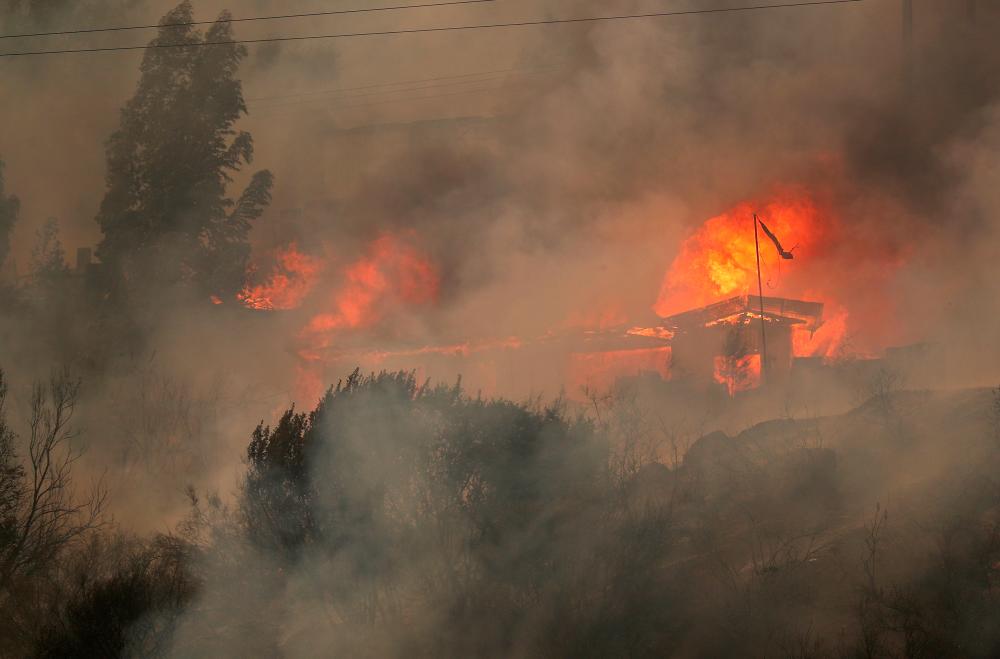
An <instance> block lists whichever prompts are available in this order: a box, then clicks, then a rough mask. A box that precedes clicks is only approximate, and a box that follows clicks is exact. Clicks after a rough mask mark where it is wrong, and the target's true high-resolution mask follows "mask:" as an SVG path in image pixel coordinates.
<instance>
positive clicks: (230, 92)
mask: <svg viewBox="0 0 1000 659" xmlns="http://www.w3.org/2000/svg"><path fill="white" fill-rule="evenodd" d="M228 18H229V14H228V13H227V12H223V13H222V14H221V15H220V17H219V20H218V21H217V22H215V23H214V24H212V26H211V27H210V28H209V29H208V30H207V32H205V33H204V35H203V34H202V33H201V32H200V31H198V30H197V29H195V28H194V27H193V26H191V25H180V26H176V24H183V23H190V22H191V21H193V20H194V16H193V12H192V9H191V3H190V2H187V1H185V2H182V3H181V4H180V5H178V6H177V7H176V8H175V9H173V10H172V11H170V12H168V13H167V14H166V15H165V16H164V17H163V19H162V20H161V27H160V29H159V34H158V36H157V37H156V38H155V39H154V40H153V41H152V42H150V46H163V45H170V46H178V47H168V48H161V47H151V48H149V49H148V50H147V51H146V54H145V56H144V57H143V61H142V65H141V72H142V76H141V78H140V80H139V84H138V87H137V89H136V92H135V95H134V96H133V97H132V98H131V100H129V101H128V103H127V104H126V105H125V107H124V109H123V110H122V113H121V124H120V126H119V128H118V130H116V131H115V132H114V133H113V134H112V136H111V138H110V139H109V140H108V143H107V147H106V151H107V154H106V155H107V190H106V193H105V196H104V200H103V202H102V203H101V208H100V211H99V213H98V216H97V222H98V223H99V224H100V226H101V230H102V231H103V233H104V238H103V240H102V241H101V243H100V245H99V246H98V251H97V254H98V256H99V257H100V258H101V260H102V261H103V262H104V263H105V264H106V265H107V266H108V267H109V268H110V269H111V272H112V276H113V277H114V280H115V281H116V283H117V285H119V286H121V285H122V284H126V285H127V286H126V287H127V288H128V289H132V288H135V287H141V286H143V285H153V286H162V285H176V284H183V285H191V286H194V287H195V289H196V290H197V291H198V292H199V293H204V294H212V295H217V296H219V297H227V296H230V295H233V294H235V293H236V291H237V290H239V288H240V287H241V286H242V283H243V277H244V273H245V270H246V264H247V259H248V257H249V253H250V247H249V243H248V241H247V234H248V232H249V230H250V226H251V223H252V222H253V221H254V220H255V219H257V218H258V217H259V216H260V215H261V213H262V212H263V210H264V208H265V207H266V206H267V204H268V203H269V202H270V190H271V184H272V176H271V173H270V172H268V171H266V170H263V171H259V172H257V173H256V174H254V175H253V177H252V178H251V180H250V183H249V184H248V185H247V187H246V188H245V189H244V191H243V192H242V194H241V195H240V196H239V197H238V198H237V199H235V200H233V199H232V198H230V197H228V196H227V188H228V186H229V184H230V183H231V182H232V180H233V175H234V174H235V173H237V172H239V171H240V169H241V168H242V167H243V165H245V164H249V163H250V162H251V161H252V160H253V139H252V137H251V136H250V133H248V132H245V131H237V130H236V129H235V124H236V122H237V120H238V119H239V118H240V116H241V115H243V114H245V113H246V104H245V102H244V100H243V88H242V83H241V82H240V80H239V79H237V78H236V73H237V70H238V68H239V65H240V62H241V60H242V59H243V58H244V57H245V55H246V49H245V48H244V47H243V46H241V45H239V44H236V43H233V35H232V28H231V24H230V23H228V22H226V19H228ZM168 25H173V26H169V27H168ZM206 42H207V43H211V44H214V45H211V46H200V47H189V48H185V47H183V45H184V44H190V45H192V46H194V45H195V44H202V43H206Z"/></svg>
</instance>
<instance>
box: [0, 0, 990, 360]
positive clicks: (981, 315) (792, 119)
mask: <svg viewBox="0 0 1000 659" xmlns="http://www.w3.org/2000/svg"><path fill="white" fill-rule="evenodd" d="M745 4H746V3H745V2H740V1H736V0H711V2H709V1H708V0H697V1H694V0H691V1H684V0H671V1H667V0H647V1H628V0H606V1H603V2H594V1H586V2H579V1H571V0H564V1H545V2H539V1H529V0H497V2H494V3H484V4H482V5H469V6H464V7H447V8H435V9H419V10H410V11H395V12H382V13H373V14H368V15H358V14H355V15H345V16H335V17H325V18H310V19H306V20H287V21H270V22H263V23H252V22H251V23H238V24H236V26H235V30H236V35H237V37H238V38H257V37H267V36H278V35H281V36H286V35H306V34H317V33H331V32H352V31H373V30H391V29H399V28H410V27H424V26H442V25H459V24H472V23H490V22H504V21H516V20H532V19H540V18H548V17H573V16H594V15H600V14H612V13H613V14H622V13H630V12H635V13H643V12H650V11H663V10H677V11H682V10H686V9H692V8H701V9H704V8H707V7H709V6H711V7H737V6H741V5H745ZM6 5H7V6H6V8H5V9H4V15H5V18H6V19H7V20H5V21H4V27H3V31H5V32H17V31H24V30H34V29H61V28H64V27H79V26H91V25H107V24H114V25H124V24H136V23H149V22H155V21H156V20H158V19H159V17H160V16H161V15H162V14H163V13H164V12H166V11H167V10H169V9H170V8H171V7H172V6H173V3H172V2H159V1H156V2H153V1H148V2H142V1H125V0H119V1H117V2H113V1H112V0H107V1H105V2H96V1H95V2H87V3H73V2H61V3H60V2H49V3H42V2H36V3H31V2H23V1H22V2H17V1H13V0H8V2H7V3H6ZM973 5H975V6H974V9H975V12H974V14H973V13H971V10H972V9H973ZM986 5H987V3H985V2H979V3H966V2H943V1H941V0H914V7H915V30H914V35H915V36H914V49H913V50H914V56H913V59H912V62H911V66H912V79H911V81H910V83H909V86H907V84H906V75H905V73H904V71H905V68H906V67H905V66H904V58H903V57H902V54H903V40H902V21H901V2H898V1H896V0H866V1H864V2H858V3H849V4H840V5H829V6H821V7H803V8H795V9H772V10H765V11H754V12H738V13H727V14H707V15H700V16H692V15H689V16H676V17H667V18H656V19H647V20H633V21H621V22H608V23H600V24H577V25H561V26H547V27H528V28H516V29H515V28H505V29H495V30H476V31H469V32H447V33H430V34H417V35H402V36H385V37H363V38H354V39H337V40H317V41H306V42H291V43H280V44H263V45H251V46H249V56H248V57H247V59H246V60H245V62H244V65H243V68H242V70H241V76H242V79H243V82H244V92H245V96H246V98H247V99H248V108H249V116H248V117H247V118H245V119H244V120H243V122H242V123H241V128H244V129H246V130H249V131H250V132H252V134H253V136H254V141H255V148H256V153H255V161H254V163H253V166H252V167H251V168H248V170H247V171H246V172H245V173H246V174H247V175H249V174H251V173H252V171H253V170H255V169H257V168H268V169H270V170H271V171H273V172H274V174H275V177H276V185H275V190H274V202H273V204H272V206H271V208H270V209H269V210H268V211H267V212H266V213H265V215H264V217H263V218H261V220H260V221H259V222H258V226H257V228H256V229H255V232H254V240H255V245H256V246H257V247H258V248H259V252H260V254H262V255H263V254H265V253H266V250H267V249H268V248H270V247H273V246H275V245H278V244H281V243H284V242H287V241H289V240H292V239H294V240H295V241H297V243H298V244H299V246H300V248H302V249H303V250H304V251H306V252H307V253H311V254H312V255H314V256H316V257H318V258H319V257H322V258H324V259H329V260H332V261H337V262H343V263H349V262H351V259H352V258H353V257H352V256H351V255H352V254H354V255H355V257H356V256H357V255H362V254H364V253H365V250H366V249H367V248H366V246H367V245H369V244H370V243H371V241H373V240H374V239H376V238H377V237H378V236H379V235H380V234H382V233H383V232H392V233H393V234H394V235H397V236H402V237H403V239H404V240H406V241H407V242H410V243H413V244H414V245H416V247H417V248H418V249H419V250H420V251H421V253H423V254H426V255H427V259H428V261H429V262H430V263H432V264H433V266H434V269H435V272H436V276H437V277H438V278H439V283H438V290H437V291H436V293H435V295H434V302H435V303H434V304H433V305H429V306H427V305H424V306H420V308H418V309H415V310H414V309H404V310H403V311H402V312H400V313H398V314H394V315H393V316H392V320H393V322H392V323H391V325H392V326H391V328H389V329H386V328H384V327H383V328H381V329H380V330H379V331H377V332H375V334H376V335H381V336H383V337H385V336H389V337H391V338H393V339H400V338H401V335H402V337H403V338H406V339H407V340H408V341H409V342H410V343H413V344H417V345H430V344H435V343H442V342H444V343H447V342H452V341H469V340H474V339H479V338H484V339H485V338H503V337H510V336H519V337H533V336H539V335H542V334H544V333H546V332H548V331H552V330H558V329H560V328H564V327H570V326H599V325H601V324H603V323H606V322H609V319H610V320H614V321H615V322H626V321H630V322H633V323H643V322H646V321H647V320H648V318H649V317H650V316H651V309H652V307H653V306H654V305H655V304H656V303H657V299H658V296H659V295H660V293H661V288H662V283H663V278H664V274H665V273H666V272H667V270H668V269H669V267H670V264H671V262H672V261H673V259H674V258H675V256H676V255H677V254H678V253H679V251H680V248H681V244H682V241H683V239H684V238H685V236H687V235H688V234H689V232H691V231H693V230H694V229H695V228H697V226H698V225H700V224H701V223H702V222H704V221H705V220H706V219H708V218H710V217H713V216H716V215H719V214H721V213H724V212H726V211H728V210H729V209H731V208H733V207H735V206H737V204H739V203H741V202H750V203H752V204H766V203H767V202H768V200H769V199H771V198H772V196H773V195H774V194H776V191H777V190H780V189H788V188H792V189H795V190H796V191H797V192H796V194H803V195H806V196H808V197H809V198H811V199H813V200H814V201H815V202H816V204H817V205H818V206H819V207H820V209H821V211H822V217H823V219H822V221H823V222H824V223H825V226H826V227H827V229H828V230H825V231H824V232H822V233H821V238H820V239H821V240H822V241H824V242H823V243H822V244H821V246H820V247H821V248H820V249H814V250H812V253H813V254H814V256H815V258H814V259H813V260H812V261H808V260H807V259H805V257H803V259H804V260H806V263H805V265H803V266H802V267H803V268H806V271H807V272H808V273H809V275H810V277H812V278H813V279H815V280H816V289H815V290H817V291H821V294H822V295H827V296H829V297H832V298H834V299H836V301H837V302H838V303H839V304H840V305H842V306H844V307H846V308H847V309H848V310H849V312H850V313H851V318H852V319H853V322H854V326H853V327H851V328H850V329H851V332H852V333H853V334H856V335H857V337H856V339H855V340H856V341H857V343H858V345H859V346H860V347H862V348H863V349H865V350H868V351H874V350H877V349H881V348H884V347H885V346H886V345H889V344H892V343H904V342H909V341H916V340H923V339H927V338H930V339H943V338H949V337H951V338H959V339H960V343H962V345H975V350H981V349H986V350H989V351H991V352H987V353H986V354H987V356H988V359H986V360H985V361H986V362H990V361H991V360H993V361H992V363H995V360H996V359H1000V353H998V351H997V348H996V347H992V346H990V345H989V344H990V341H989V340H988V337H989V336H991V335H995V333H996V330H997V329H998V313H997V311H998V309H997V304H996V302H995V299H996V297H997V296H996V293H997V285H996V283H995V282H996V265H995V264H996V262H997V261H996V256H997V254H996V251H997V247H996V244H997V220H996V210H997V209H998V208H1000V203H998V200H996V198H995V194H996V193H995V190H994V188H995V186H994V185H993V184H992V181H993V180H994V176H993V174H994V173H995V172H996V169H997V166H998V157H997V151H996V147H997V145H998V135H1000V123H998V118H1000V115H998V112H1000V108H997V106H996V92H997V89H996V84H995V79H996V76H995V75H993V74H994V73H995V72H996V70H997V65H998V64H1000V53H998V51H997V49H996V48H994V47H992V44H991V36H990V35H991V34H992V33H993V29H994V28H995V26H996V24H997V21H998V20H1000V12H998V10H997V8H995V7H992V6H986ZM361 6H367V5H366V3H364V2H360V3H359V2H354V3H350V2H347V1H346V0H344V1H340V2H337V3H334V4H331V3H329V2H319V1H318V0H297V1H296V2H295V3H291V4H290V3H287V2H281V3H278V2H266V1H256V2H251V1H242V2H239V3H236V4H234V3H224V2H195V10H196V14H197V16H198V18H199V19H210V18H213V17H214V16H216V15H217V13H218V11H219V10H221V9H223V8H228V9H229V10H231V11H232V13H233V14H234V16H236V17H249V16H255V15H267V14H277V13H291V12H309V11H316V10H328V9H330V8H331V7H338V8H339V7H343V8H345V9H346V8H356V7H361ZM39 8H41V9H39ZM151 37H152V33H151V32H149V31H142V32H124V33H112V34H109V35H90V36H80V37H51V38H45V39H16V40H4V41H3V42H2V46H3V50H5V51H13V50H20V49H27V48H42V47H45V48H55V47H63V46H84V45H118V44H142V43H145V42H146V41H147V40H148V39H149V38H151ZM140 58H141V52H140V51H137V52H129V53H120V54H112V53H97V54H82V55H56V56H41V57H25V58H8V59H3V60H0V78H2V84H0V126H2V130H0V158H2V159H3V160H4V161H5V162H6V163H7V168H6V176H7V189H8V191H9V192H12V193H14V194H16V195H18V196H19V197H20V198H21V200H22V213H21V221H20V224H19V226H18V227H17V231H16V233H15V236H14V248H13V253H14V255H15V257H16V258H17V260H18V263H19V266H20V269H21V270H22V271H23V270H24V268H25V267H26V264H27V261H28V258H29V255H30V250H31V245H32V243H33V240H34V231H35V230H36V228H37V227H38V226H40V225H41V223H42V222H44V220H45V219H46V218H47V217H50V216H54V217H57V218H59V220H60V226H61V229H62V238H63V241H64V243H65V245H66V247H67V251H68V252H69V253H70V254H71V255H72V254H73V252H74V251H75V248H76V247H78V246H84V245H92V244H94V243H96V241H97V240H99V234H98V231H97V226H96V224H95V223H94V221H93V217H94V215H95V214H96V210H97V207H98V205H99V203H100V199H101V196H102V194H103V176H104V155H103V143H104V140H105V139H106V138H107V137H108V135H109V134H110V133H111V132H112V131H113V130H114V128H115V126H116V124H117V119H118V110H119V108H120V107H121V105H122V104H123V103H124V102H125V101H126V100H127V99H128V98H129V97H130V95H131V93H132V91H133V90H134V86H135V83H136V81H137V79H138V65H139V62H140ZM398 83H405V84H398ZM337 90H341V91H337ZM327 92H329V93H327ZM241 183H242V181H237V182H236V185H239V184H241ZM234 194H236V191H235V188H234ZM788 242H789V243H791V244H794V243H795V242H796V237H795V236H792V237H789V238H788ZM807 251H808V250H807ZM71 258H72V256H71ZM804 288H805V289H806V291H807V292H808V291H811V290H812V289H810V288H809V287H804ZM782 293H783V291H781V290H780V289H779V290H778V292H777V294H782ZM796 293H797V294H798V293H799V291H796ZM314 297H318V298H321V297H322V296H314ZM323 304H324V302H323V301H322V300H321V299H316V300H313V301H312V302H311V303H310V302H307V306H310V305H312V307H314V308H312V309H311V311H313V312H321V311H323V309H322V308H320V307H322V306H323ZM956 321H957V322H956ZM289 331H290V332H291V330H289ZM970 341H971V344H970ZM973 352H974V351H973ZM983 361H984V360H983V359H982V354H981V353H980V355H979V357H978V358H977V360H976V362H977V363H979V364H980V365H982V362H983ZM986 374H987V373H985V372H984V373H980V374H979V375H986Z"/></svg>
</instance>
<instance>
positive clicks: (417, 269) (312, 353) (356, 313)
mask: <svg viewBox="0 0 1000 659" xmlns="http://www.w3.org/2000/svg"><path fill="white" fill-rule="evenodd" d="M439 287H440V280H439V277H438V274H437V270H436V268H435V267H434V266H433V265H432V264H431V263H430V262H429V261H428V260H427V259H426V258H425V257H424V256H423V255H422V254H421V253H420V252H418V251H417V249H416V248H414V247H413V246H411V245H409V244H406V243H404V242H402V241H401V240H400V239H399V238H397V237H395V236H392V235H389V234H384V235H382V236H380V237H379V238H377V239H376V240H375V241H374V242H372V244H371V245H370V246H369V248H368V253H367V254H366V255H365V256H364V257H363V258H361V259H358V260H357V261H355V262H354V263H351V264H350V265H348V266H347V267H346V268H344V270H343V285H342V286H341V287H340V288H339V289H337V290H335V291H334V292H333V293H332V294H331V295H330V296H329V298H328V300H327V303H326V310H325V311H323V312H321V313H318V314H316V315H315V316H313V318H312V319H311V320H310V321H309V323H308V324H307V325H306V326H305V327H304V328H303V329H302V331H301V332H300V333H299V340H300V341H301V344H302V347H301V348H300V350H299V356H300V357H301V358H302V359H303V360H304V362H306V363H311V364H312V366H311V367H307V366H304V365H303V366H302V368H301V370H300V377H299V390H300V392H307V391H308V392H312V393H317V394H318V393H319V392H315V391H314V390H315V383H316V382H319V381H320V376H319V374H318V371H319V370H321V369H322V361H323V359H324V356H325V355H324V353H326V351H327V350H328V349H329V348H331V347H332V346H333V345H334V343H335V341H336V339H337V337H338V336H339V334H340V333H341V332H344V331H347V330H352V329H359V328H364V327H371V326H373V325H374V324H375V323H377V322H378V321H379V320H381V319H382V317H383V316H384V314H385V312H386V311H387V310H388V306H389V305H390V304H392V303H396V304H401V305H403V306H418V305H423V304H428V303H431V302H433V301H435V300H436V299H437V296H438V290H439Z"/></svg>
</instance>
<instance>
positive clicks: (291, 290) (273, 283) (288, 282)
mask: <svg viewBox="0 0 1000 659" xmlns="http://www.w3.org/2000/svg"><path fill="white" fill-rule="evenodd" d="M322 270H323V263H322V261H320V260H319V259H316V258H313V257H311V256H309V255H307V254H303V253H302V252H300V251H298V248H297V246H296V244H295V243H291V244H289V245H288V247H286V248H285V249H284V250H280V251H278V253H277V254H275V265H274V270H273V271H272V273H271V276H270V277H269V278H268V280H267V282H265V283H263V284H259V285H257V286H253V287H251V286H249V285H247V286H245V287H244V288H243V290H242V291H240V292H239V293H238V294H237V295H236V297H237V299H238V300H239V301H240V302H242V303H243V304H244V305H245V306H247V307H249V308H251V309H261V310H267V311H271V310H274V309H294V308H296V307H298V306H299V305H300V304H302V301H303V300H304V299H305V297H306V296H307V295H308V294H309V292H310V291H311V290H312V288H313V286H314V285H315V284H316V281H317V279H318V277H319V275H320V273H321V272H322Z"/></svg>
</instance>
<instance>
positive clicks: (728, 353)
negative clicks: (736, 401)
mask: <svg viewBox="0 0 1000 659" xmlns="http://www.w3.org/2000/svg"><path fill="white" fill-rule="evenodd" d="M822 322H823V305H822V304H821V303H819V302H806V301H802V300H790V299H786V298H779V297H767V296H764V297H758V296H755V295H740V296H736V297H732V298H729V299H727V300H723V301H721V302H716V303H714V304H710V305H708V306H705V307H701V308H699V309H693V310H691V311H685V312H682V313H678V314H674V315H672V316H668V317H667V318H665V319H664V321H663V326H664V327H665V328H666V329H667V330H669V331H670V332H671V333H672V335H673V339H672V341H671V343H672V348H673V349H672V351H671V372H672V373H673V375H674V377H687V378H690V379H691V380H692V382H693V383H696V384H707V383H710V382H713V381H714V382H718V383H721V384H725V385H726V386H727V388H728V389H729V393H730V395H732V394H733V393H735V392H736V391H741V390H744V389H749V388H752V387H754V386H757V385H759V384H760V383H761V382H762V378H763V377H766V378H767V380H768V381H769V382H773V383H778V382H782V381H785V380H786V379H787V378H788V375H789V374H790V372H791V366H792V360H793V357H794V350H793V344H794V342H793V336H794V334H795V333H797V332H807V333H809V334H810V335H811V334H813V333H814V332H815V331H816V330H818V329H819V328H820V326H821V325H822Z"/></svg>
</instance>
